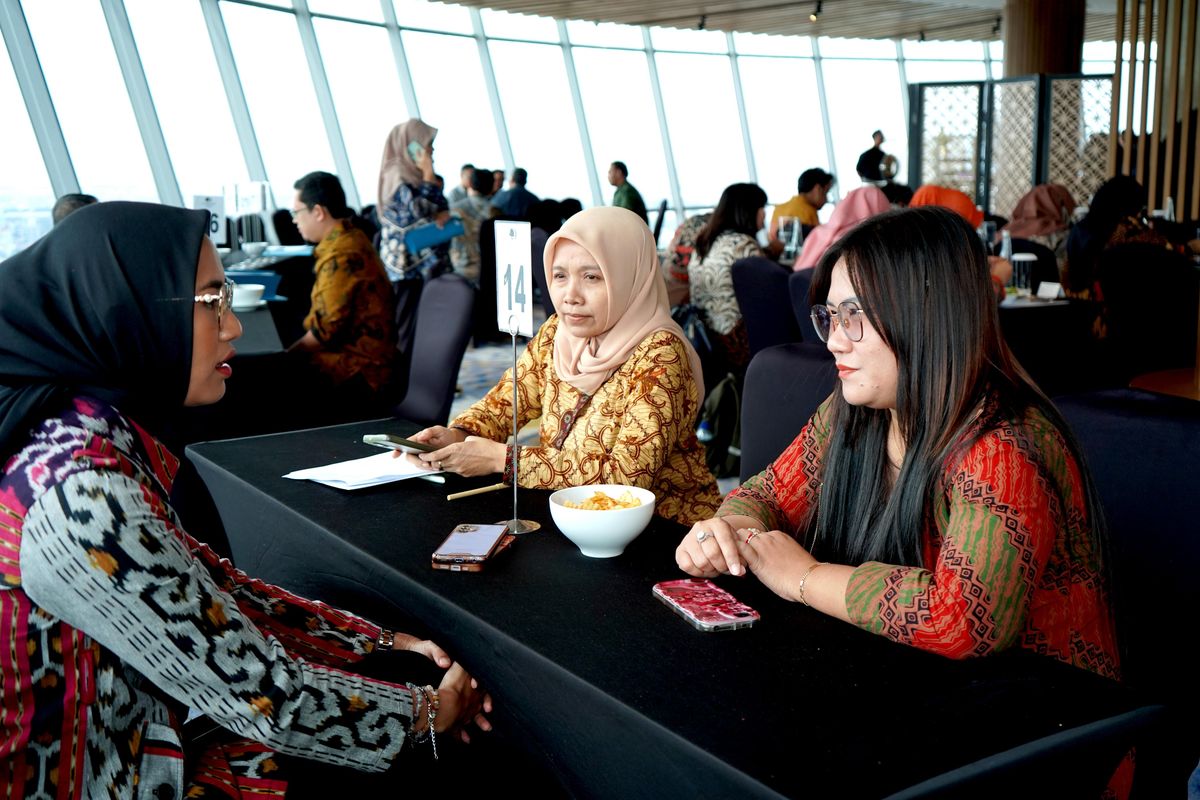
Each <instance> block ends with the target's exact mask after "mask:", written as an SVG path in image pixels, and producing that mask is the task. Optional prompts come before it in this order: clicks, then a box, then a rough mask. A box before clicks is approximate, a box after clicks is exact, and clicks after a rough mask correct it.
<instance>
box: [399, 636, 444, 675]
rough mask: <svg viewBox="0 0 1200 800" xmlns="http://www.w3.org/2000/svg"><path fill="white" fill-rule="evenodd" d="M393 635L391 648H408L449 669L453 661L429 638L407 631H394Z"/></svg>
mask: <svg viewBox="0 0 1200 800" xmlns="http://www.w3.org/2000/svg"><path fill="white" fill-rule="evenodd" d="M393 636H394V638H393V639H392V649H393V650H408V651H409V652H412V653H420V654H421V655H423V656H425V657H426V658H428V659H429V660H430V661H432V662H433V663H435V664H437V665H438V666H439V667H441V668H442V669H449V668H450V666H451V665H452V664H453V663H454V662H453V660H452V659H451V658H450V656H448V655H447V654H446V651H445V650H443V649H442V648H441V647H438V645H437V644H435V643H434V642H431V641H430V640H429V639H418V638H417V637H415V636H413V635H412V634H409V633H396V634H393Z"/></svg>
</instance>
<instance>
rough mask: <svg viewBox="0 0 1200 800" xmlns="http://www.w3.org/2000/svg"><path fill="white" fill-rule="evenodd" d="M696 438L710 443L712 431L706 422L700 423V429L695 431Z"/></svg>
mask: <svg viewBox="0 0 1200 800" xmlns="http://www.w3.org/2000/svg"><path fill="white" fill-rule="evenodd" d="M696 438H697V439H699V440H700V441H702V442H711V441H712V438H713V429H712V425H710V424H709V422H708V420H702V421H701V422H700V427H699V428H697V429H696Z"/></svg>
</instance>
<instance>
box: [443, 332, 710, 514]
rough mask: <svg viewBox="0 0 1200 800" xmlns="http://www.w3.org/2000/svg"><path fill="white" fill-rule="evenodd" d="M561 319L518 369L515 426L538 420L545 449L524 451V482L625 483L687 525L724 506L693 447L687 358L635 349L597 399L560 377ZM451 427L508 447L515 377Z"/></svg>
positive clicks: (659, 341)
mask: <svg viewBox="0 0 1200 800" xmlns="http://www.w3.org/2000/svg"><path fill="white" fill-rule="evenodd" d="M557 330H558V317H557V315H555V316H551V317H550V318H549V319H547V320H546V321H545V323H543V324H542V327H541V328H540V329H539V330H538V332H537V335H536V336H535V337H534V338H533V340H532V341H531V342H530V343H529V346H528V347H526V348H525V352H524V353H522V355H521V357H520V360H518V361H517V392H518V400H519V402H518V408H517V413H518V416H517V423H518V425H524V424H525V423H527V422H529V421H531V420H534V419H537V418H539V417H540V418H541V446H540V447H521V448H519V449H518V458H517V479H518V481H519V482H520V485H521V486H526V487H529V488H532V489H562V488H565V487H568V486H582V485H585V484H589V483H620V484H626V485H629V486H639V487H641V488H643V489H649V490H650V491H652V492H654V495H655V497H656V498H657V505H656V507H655V509H654V510H655V513H656V514H658V515H659V516H663V517H666V518H667V519H673V520H675V521H677V522H682V523H684V524H686V525H690V524H692V523H693V522H696V521H698V520H702V519H708V518H710V517H711V516H712V515H713V514H714V513H715V512H716V510H717V505H718V504H719V503H720V502H721V495H720V493H719V492H718V491H717V484H716V481H715V480H714V479H713V476H712V474H711V473H709V471H708V468H707V467H706V466H705V464H704V449H703V447H702V446H701V445H700V442H699V441H698V440H697V439H696V415H697V413H698V412H699V408H700V397H699V392H698V391H697V389H696V384H695V381H693V380H692V371H691V367H690V365H689V362H688V358H687V351H686V350H685V348H684V345H683V342H681V341H680V340H679V339H678V338H677V337H676V336H675V335H674V334H672V333H668V332H666V331H656V332H654V333H652V334H650V335H649V336H647V337H646V338H645V339H644V340H643V341H642V343H641V344H639V345H638V346H637V347H636V348H634V350H633V352H632V353H630V355H629V358H628V359H626V361H625V363H624V364H622V365H621V367H620V368H619V369H618V370H617V371H616V372H614V373H613V374H612V375H611V376H610V377H609V379H608V380H606V381H605V382H604V383H603V384H601V385H600V388H599V389H597V390H596V392H595V394H592V395H585V394H584V393H583V392H581V391H579V390H578V389H576V388H575V387H574V386H572V385H571V384H569V383H567V382H566V381H563V380H562V379H560V378H559V377H558V374H557V372H555V369H554V333H555V331H557ZM451 424H452V425H453V426H454V427H458V428H462V429H464V430H466V431H468V432H470V433H472V434H475V435H477V436H483V437H485V438H488V439H492V440H493V441H498V442H503V441H504V440H505V439H506V438H508V436H509V435H510V434H511V433H512V424H513V414H512V370H511V369H509V370H508V371H506V372H505V373H504V377H503V378H502V379H501V381H500V382H499V383H498V384H496V386H495V387H494V388H493V389H492V390H491V391H490V392H488V393H487V395H485V396H484V398H483V399H482V400H480V401H479V402H478V403H476V404H475V405H473V406H471V407H470V408H469V409H467V410H466V411H465V412H463V413H462V414H460V415H459V416H458V417H457V418H456V419H455V420H454V422H452V423H451Z"/></svg>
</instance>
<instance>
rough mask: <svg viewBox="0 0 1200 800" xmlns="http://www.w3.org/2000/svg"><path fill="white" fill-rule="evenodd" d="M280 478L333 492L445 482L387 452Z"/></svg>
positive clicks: (431, 471)
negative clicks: (407, 482) (413, 482)
mask: <svg viewBox="0 0 1200 800" xmlns="http://www.w3.org/2000/svg"><path fill="white" fill-rule="evenodd" d="M283 477H285V478H291V479H292V480H297V481H304V480H308V481H314V482H316V483H323V484H325V485H326V486H332V487H333V488H335V489H365V488H366V487H368V486H379V485H380V484H383V483H392V482H394V481H404V480H408V479H409V478H425V479H427V480H432V481H433V482H435V483H445V482H446V479H445V478H444V477H442V476H441V475H439V474H438V470H428V469H423V468H422V467H418V466H416V465H415V464H411V463H409V461H408V459H407V458H404V457H403V456H401V457H399V458H394V457H393V456H392V454H391V453H390V452H387V453H379V454H378V455H373V456H367V457H366V458H356V459H354V460H352V461H339V462H338V463H336V464H326V465H325V466H323V467H309V468H308V469H298V470H296V471H294V472H289V473H288V474H287V475H284V476H283Z"/></svg>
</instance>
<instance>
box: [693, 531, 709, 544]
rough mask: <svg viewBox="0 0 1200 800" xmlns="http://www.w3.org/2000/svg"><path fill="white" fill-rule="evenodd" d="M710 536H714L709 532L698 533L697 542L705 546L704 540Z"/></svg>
mask: <svg viewBox="0 0 1200 800" xmlns="http://www.w3.org/2000/svg"><path fill="white" fill-rule="evenodd" d="M710 536H712V534H711V533H709V532H708V531H696V541H697V542H700V543H701V544H703V543H704V540H705V539H707V538H708V537H710Z"/></svg>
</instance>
